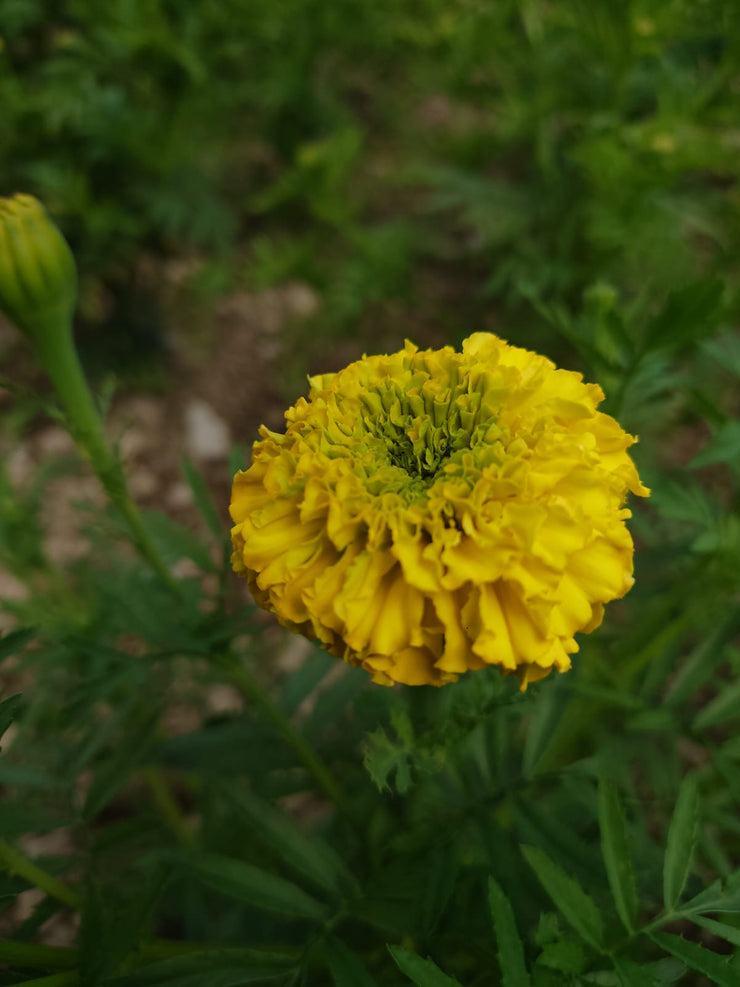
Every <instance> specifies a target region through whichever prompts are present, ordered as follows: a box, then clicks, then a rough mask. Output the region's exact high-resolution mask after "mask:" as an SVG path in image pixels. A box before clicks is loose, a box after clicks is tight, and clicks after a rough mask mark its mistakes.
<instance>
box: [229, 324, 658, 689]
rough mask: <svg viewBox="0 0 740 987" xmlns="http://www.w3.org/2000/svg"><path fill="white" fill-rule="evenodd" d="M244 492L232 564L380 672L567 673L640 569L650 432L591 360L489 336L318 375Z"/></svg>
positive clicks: (428, 675)
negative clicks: (636, 519)
mask: <svg viewBox="0 0 740 987" xmlns="http://www.w3.org/2000/svg"><path fill="white" fill-rule="evenodd" d="M309 383H310V393H309V395H308V398H307V399H306V398H300V399H299V401H298V402H297V403H296V404H295V405H294V406H293V407H292V408H290V409H288V411H286V413H285V419H286V430H285V432H284V433H282V434H281V433H277V432H273V431H270V430H269V429H268V428H266V427H264V426H263V427H262V428H261V429H260V436H261V438H260V439H259V440H258V441H257V442H255V444H254V448H253V455H252V464H251V466H250V467H249V469H247V470H245V471H242V472H239V473H237V475H236V477H235V479H234V486H233V490H232V498H231V508H230V509H231V515H232V518H233V520H234V527H233V529H232V533H231V534H232V542H233V547H234V553H233V556H232V562H233V566H234V569H235V570H236V571H237V572H238V573H239V574H240V575H244V576H246V577H247V579H248V581H249V586H250V589H251V591H252V594H253V596H254V598H255V600H256V601H257V603H258V604H260V606H263V607H265V608H266V609H267V610H270V611H272V612H273V613H275V614H276V615H277V617H278V619H279V620H280V622H281V623H282V624H284V625H285V626H286V627H289V628H290V629H291V630H293V631H296V632H298V633H300V634H305V635H306V636H307V637H309V638H312V639H315V640H317V641H319V642H321V643H322V644H323V645H324V646H325V647H326V648H327V650H328V651H329V652H331V653H332V654H334V655H337V656H339V657H341V658H343V659H344V660H345V661H347V662H350V663H351V664H353V665H361V666H362V667H363V668H365V669H367V671H368V672H370V673H371V674H372V677H373V679H374V680H375V681H376V682H380V683H382V684H392V683H393V682H403V683H406V684H408V685H427V684H432V685H444V684H445V683H447V682H452V681H454V680H455V679H456V678H457V676H458V675H460V674H461V673H462V672H466V671H468V670H469V669H477V668H483V667H484V666H487V665H497V666H499V668H500V669H501V671H503V672H505V673H515V674H516V675H517V676H518V678H519V682H520V685H521V687H522V688H526V685H527V683H528V682H533V681H536V680H537V679H540V678H543V677H544V676H545V675H547V674H548V673H549V672H550V671H551V670H552V669H556V670H557V671H560V672H564V671H566V670H567V669H568V668H569V667H570V657H569V656H570V655H571V654H572V653H573V652H575V651H577V650H578V645H577V644H576V641H575V639H574V635H575V634H576V633H577V632H579V631H583V632H588V631H591V630H593V628H595V627H596V626H597V625H598V624H599V623H600V622H601V618H602V612H603V604H605V603H607V602H608V601H610V600H613V599H616V598H618V597H621V596H623V595H624V594H625V593H626V592H627V591H628V590H629V588H630V586H631V585H632V582H633V579H632V553H633V546H632V539H631V537H630V534H629V532H628V530H627V528H626V526H625V520H626V519H627V518H628V517H630V511H629V510H627V509H625V507H624V502H625V498H626V496H627V492H628V491H632V492H633V493H635V494H638V495H639V496H647V495H648V493H649V491H648V490H647V488H646V487H644V486H643V485H642V483H641V482H640V479H639V477H638V475H637V471H636V469H635V466H634V464H633V462H632V460H631V459H630V457H629V455H628V454H627V451H626V450H627V449H628V447H629V446H630V445H632V444H633V443H634V442H635V441H636V440H635V439H634V438H633V437H632V436H631V435H628V434H627V433H626V432H624V431H623V430H622V428H621V427H620V426H619V424H618V423H617V422H616V421H615V420H614V419H613V418H611V417H610V416H609V415H606V414H603V413H602V412H600V411H598V410H597V406H598V404H599V403H600V402H601V401H602V400H603V398H604V394H603V392H602V390H601V388H600V387H598V386H597V385H596V384H586V383H584V382H583V379H582V377H581V375H580V374H577V373H573V372H570V371H567V370H558V369H556V368H555V366H554V364H553V363H552V362H551V361H550V360H548V359H546V358H545V357H542V356H539V355H537V354H536V353H531V352H528V351H527V350H524V349H521V348H519V347H516V346H511V345H509V344H508V343H506V342H504V340H502V339H499V338H498V337H497V336H494V335H491V334H489V333H475V334H474V335H472V336H470V338H469V339H467V340H465V342H464V343H463V347H462V352H461V353H458V352H455V351H454V350H453V349H452V348H451V347H444V348H443V349H440V350H419V349H418V348H417V347H416V346H414V345H413V344H411V343H408V342H407V343H406V346H405V348H404V349H403V350H401V351H400V352H398V353H393V354H391V355H390V356H371V357H363V358H362V359H361V360H358V361H357V362H356V363H352V364H350V366H348V367H346V368H345V369H344V370H341V371H339V372H338V373H335V374H322V375H319V376H316V377H311V378H309Z"/></svg>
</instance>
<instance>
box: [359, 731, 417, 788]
mask: <svg viewBox="0 0 740 987" xmlns="http://www.w3.org/2000/svg"><path fill="white" fill-rule="evenodd" d="M363 764H364V765H365V770H366V771H367V773H368V774H369V775H370V778H371V779H372V781H373V782H374V784H375V785H376V786H377V788H378V791H380V792H383V791H388V790H389V789H390V778H391V775H393V774H395V786H396V789H397V791H398V792H399V793H400V794H401V795H404V794H405V793H406V792H407V791H408V790H409V788H410V787H411V770H410V767H409V756H408V753H407V751H406V750H405V748H404V747H403V746H402V745H400V744H395V743H394V742H393V741H392V740H391V739H390V737H389V736H388V734H387V733H386V732H385V730H384V729H383V728H382V727H378V729H377V730H374V731H373V732H372V733H369V734H368V735H367V738H366V741H365V752H364V755H363Z"/></svg>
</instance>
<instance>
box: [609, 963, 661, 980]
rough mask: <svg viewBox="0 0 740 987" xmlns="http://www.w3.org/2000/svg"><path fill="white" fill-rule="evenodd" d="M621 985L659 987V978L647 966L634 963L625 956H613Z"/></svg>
mask: <svg viewBox="0 0 740 987" xmlns="http://www.w3.org/2000/svg"><path fill="white" fill-rule="evenodd" d="M612 963H613V964H614V970H615V971H616V973H617V975H618V977H619V980H620V982H621V987H658V980H657V978H656V977H655V976H654V974H653V972H652V971H651V970H649V969H648V968H647V967H645V966H640V965H639V964H638V963H633V962H632V960H628V959H625V957H623V956H614V957H612Z"/></svg>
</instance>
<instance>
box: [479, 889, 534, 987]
mask: <svg viewBox="0 0 740 987" xmlns="http://www.w3.org/2000/svg"><path fill="white" fill-rule="evenodd" d="M488 905H489V907H490V909H491V918H492V919H493V928H494V930H495V932H496V943H497V944H498V962H499V966H500V967H501V978H502V979H501V983H502V987H531V983H532V981H531V980H530V979H529V973H528V972H527V966H526V963H525V962H524V946H523V945H522V941H521V939H520V938H519V931H518V929H517V927H516V919H515V918H514V912H513V909H512V907H511V904H510V902H509V899H508V898H507V897H506V895H505V894H504V892H503V890H502V889H501V888H500V887H499V885H498V884H497V883H496V881H494V879H493V878H492V877H489V878H488Z"/></svg>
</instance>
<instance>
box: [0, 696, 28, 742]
mask: <svg viewBox="0 0 740 987" xmlns="http://www.w3.org/2000/svg"><path fill="white" fill-rule="evenodd" d="M22 702H23V697H22V695H21V693H20V692H18V693H16V695H14V696H8V698H7V699H3V701H2V702H0V737H2V735H3V734H4V733H5V731H6V730H7V729H8V727H9V726H10V724H11V723H12V722H13V720H14V719H15V718H16V717H17V716H18V713H19V712H20V708H21V705H22Z"/></svg>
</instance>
